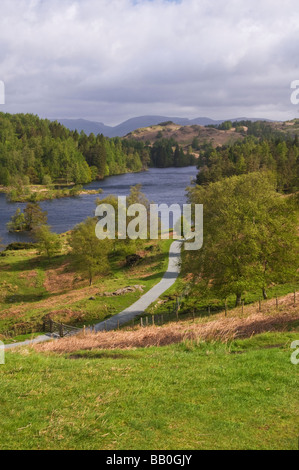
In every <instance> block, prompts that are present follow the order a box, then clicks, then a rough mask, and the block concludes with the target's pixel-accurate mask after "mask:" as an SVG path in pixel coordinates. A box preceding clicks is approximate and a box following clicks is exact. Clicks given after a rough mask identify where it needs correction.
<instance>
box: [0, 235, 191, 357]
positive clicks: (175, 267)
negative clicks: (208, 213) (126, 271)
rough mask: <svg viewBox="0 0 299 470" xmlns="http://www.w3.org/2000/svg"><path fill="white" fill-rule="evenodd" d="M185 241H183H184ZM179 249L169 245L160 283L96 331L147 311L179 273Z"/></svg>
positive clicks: (178, 244) (37, 340)
mask: <svg viewBox="0 0 299 470" xmlns="http://www.w3.org/2000/svg"><path fill="white" fill-rule="evenodd" d="M184 241H185V240H184ZM181 247H182V241H175V242H173V243H172V244H171V246H170V249H169V263H168V268H167V271H166V272H165V274H164V276H163V278H162V279H161V281H160V282H159V283H158V284H156V285H155V286H154V287H152V288H151V289H150V290H149V291H148V292H147V293H146V294H144V295H142V297H140V299H139V300H137V302H135V303H134V304H132V305H131V306H130V307H128V308H126V309H125V310H123V311H122V312H121V313H118V314H117V315H113V317H111V318H109V320H106V321H104V322H101V323H98V324H97V325H95V330H96V331H103V330H107V331H109V330H114V329H116V328H117V327H118V325H120V326H121V325H124V324H125V323H128V322H129V321H130V320H132V319H133V318H135V317H137V316H138V315H141V314H142V313H143V312H144V310H145V309H147V308H148V307H149V306H150V305H151V304H152V303H153V302H155V300H157V299H158V298H159V297H160V296H161V295H162V294H163V293H164V292H165V291H167V290H168V289H169V288H170V287H171V286H172V285H173V284H174V283H175V281H176V279H177V277H178V275H179V273H180V263H179V262H180V258H181ZM53 338H56V339H57V336H53V335H43V336H38V337H37V338H35V339H33V340H27V341H23V342H22V343H13V344H6V345H5V349H12V348H17V347H20V346H28V345H31V344H37V343H43V342H45V341H49V340H50V339H53Z"/></svg>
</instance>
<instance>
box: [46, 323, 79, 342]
mask: <svg viewBox="0 0 299 470" xmlns="http://www.w3.org/2000/svg"><path fill="white" fill-rule="evenodd" d="M43 331H44V332H45V333H51V334H56V335H59V336H60V338H64V337H65V336H72V335H75V334H77V333H79V332H80V331H81V328H76V327H75V326H69V325H64V324H63V323H57V322H55V321H53V320H51V319H49V320H45V321H44V323H43Z"/></svg>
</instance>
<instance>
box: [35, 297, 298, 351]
mask: <svg viewBox="0 0 299 470" xmlns="http://www.w3.org/2000/svg"><path fill="white" fill-rule="evenodd" d="M292 299H293V297H292V296H286V297H284V298H283V299H281V300H280V306H279V310H276V306H275V300H274V305H273V301H272V300H271V301H269V302H267V303H264V304H263V311H262V312H257V308H258V307H257V306H256V305H252V306H249V307H247V308H245V310H244V314H243V315H242V314H241V311H240V309H235V310H233V311H231V312H230V316H229V318H227V317H225V316H224V314H223V313H222V314H218V315H216V316H214V317H212V318H213V319H212V320H211V317H209V318H207V317H205V318H200V319H197V320H195V321H194V322H193V321H179V322H177V323H170V324H167V325H164V326H162V327H156V326H150V327H147V328H135V329H131V330H129V329H127V330H120V331H110V332H99V333H92V334H88V335H86V336H83V334H82V335H78V336H74V337H71V338H65V339H62V340H59V341H54V342H49V343H44V344H41V345H37V346H35V348H36V349H37V350H38V351H51V352H56V353H72V352H75V351H79V350H91V349H133V348H141V347H142V348H144V347H150V346H167V345H170V344H174V343H181V342H183V341H186V340H191V341H209V340H217V341H221V342H227V341H229V340H233V339H236V338H248V337H251V336H253V335H256V334H260V333H264V332H271V331H281V330H284V329H286V328H287V326H288V325H290V324H291V323H293V322H295V321H298V320H299V306H294V305H293V300H292Z"/></svg>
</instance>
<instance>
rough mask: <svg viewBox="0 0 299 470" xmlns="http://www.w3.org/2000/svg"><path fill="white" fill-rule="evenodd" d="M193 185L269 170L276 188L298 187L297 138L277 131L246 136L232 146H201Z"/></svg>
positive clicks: (298, 152)
mask: <svg viewBox="0 0 299 470" xmlns="http://www.w3.org/2000/svg"><path fill="white" fill-rule="evenodd" d="M198 168H199V172H198V175H197V184H199V185H205V184H208V183H214V182H216V181H220V180H222V179H224V178H227V177H230V176H234V175H243V174H248V173H252V172H256V171H261V170H267V171H271V172H272V173H273V174H274V175H275V177H276V179H277V190H278V191H281V192H285V193H292V192H295V191H297V190H298V189H299V140H298V137H297V136H295V137H290V136H285V135H283V134H280V135H279V136H277V135H276V136H270V137H267V138H265V137H262V138H258V137H255V136H253V135H249V136H248V137H246V138H245V139H244V140H242V141H238V142H236V143H234V144H232V145H226V146H223V147H218V148H216V149H215V148H213V146H212V145H211V144H209V143H207V144H206V145H204V146H202V147H201V150H200V156H199V159H198Z"/></svg>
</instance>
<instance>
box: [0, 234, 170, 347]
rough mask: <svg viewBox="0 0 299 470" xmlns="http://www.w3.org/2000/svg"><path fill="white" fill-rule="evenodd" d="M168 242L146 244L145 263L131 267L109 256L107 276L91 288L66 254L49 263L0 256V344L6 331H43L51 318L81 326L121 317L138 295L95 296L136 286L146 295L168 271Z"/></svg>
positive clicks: (20, 255)
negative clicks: (44, 320)
mask: <svg viewBox="0 0 299 470" xmlns="http://www.w3.org/2000/svg"><path fill="white" fill-rule="evenodd" d="M62 237H64V238H65V236H62ZM171 242H172V241H171V240H165V241H161V242H158V241H157V242H150V243H145V244H144V246H142V247H140V248H141V249H142V256H143V259H142V260H141V261H140V263H139V264H137V265H136V266H133V267H131V268H130V267H124V260H125V254H124V253H120V252H115V253H112V255H111V257H110V274H109V275H108V276H101V277H98V278H96V279H95V281H94V284H93V286H91V287H89V286H88V281H87V280H84V279H81V278H80V275H78V274H76V273H75V272H74V270H73V269H72V267H71V264H70V262H71V260H70V255H69V254H68V253H67V250H66V251H65V252H64V254H62V255H60V256H58V257H56V258H53V259H50V260H48V259H45V258H42V257H40V256H38V254H37V252H36V251H34V250H24V251H12V252H7V253H6V254H5V256H4V257H0V335H1V334H2V337H0V339H3V336H5V335H6V332H7V331H9V332H10V333H12V334H13V336H15V337H16V336H19V335H20V334H26V335H27V334H30V333H32V332H33V333H35V332H41V328H42V321H43V317H44V316H45V315H49V314H50V315H51V317H52V318H53V319H54V320H55V321H63V322H64V323H67V324H70V325H75V326H78V327H80V326H83V325H84V324H85V325H92V324H94V323H97V322H99V321H102V320H105V319H106V318H109V317H110V316H111V315H114V314H116V313H119V312H120V311H122V310H123V309H124V308H126V307H128V306H129V305H131V304H132V303H133V302H134V301H135V300H137V299H138V298H139V297H140V296H141V295H142V292H141V291H139V290H137V291H136V292H133V293H129V294H125V295H120V296H112V297H107V296H100V295H97V294H100V293H104V292H111V293H112V292H114V291H116V290H118V289H119V288H122V287H126V286H134V285H139V286H143V291H144V292H146V291H147V290H149V289H150V288H151V287H152V286H153V285H155V284H156V283H157V282H159V280H160V279H161V278H162V276H163V274H164V272H165V271H166V269H167V264H168V252H169V247H170V244H171ZM137 251H138V248H137ZM91 298H92V299H93V300H90V299H91ZM14 332H15V333H14ZM13 339H15V338H13Z"/></svg>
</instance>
